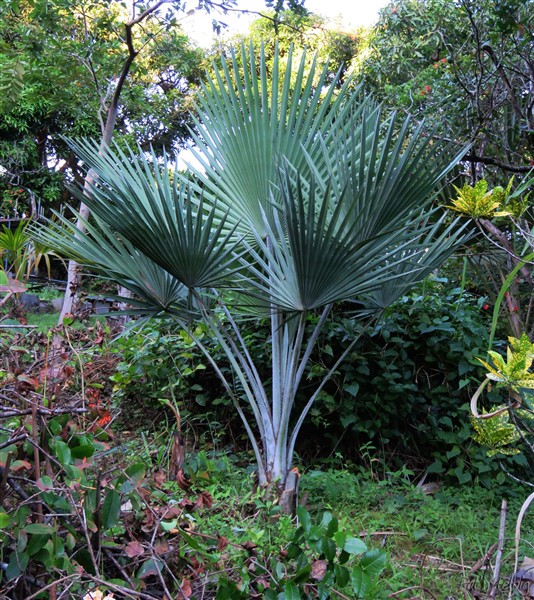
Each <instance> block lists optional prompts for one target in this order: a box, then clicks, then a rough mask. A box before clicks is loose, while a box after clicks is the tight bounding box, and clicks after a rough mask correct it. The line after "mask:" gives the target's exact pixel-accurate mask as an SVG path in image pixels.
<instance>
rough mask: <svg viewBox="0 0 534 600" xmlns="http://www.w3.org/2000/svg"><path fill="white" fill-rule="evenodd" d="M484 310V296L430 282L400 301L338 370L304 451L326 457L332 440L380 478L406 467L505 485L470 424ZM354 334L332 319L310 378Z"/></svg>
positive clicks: (484, 336) (351, 326) (353, 327)
mask: <svg viewBox="0 0 534 600" xmlns="http://www.w3.org/2000/svg"><path fill="white" fill-rule="evenodd" d="M485 308H486V309H487V308H488V307H487V304H486V301H485V299H484V298H477V297H475V296H473V295H471V294H469V293H467V292H465V291H463V290H462V288H453V287H452V286H451V284H450V283H448V282H447V281H446V280H442V279H436V278H434V277H431V278H429V279H428V280H427V281H426V282H425V284H424V285H423V286H420V287H419V288H418V289H417V290H416V291H415V292H414V293H413V294H411V295H409V296H404V297H403V298H401V299H400V300H399V301H398V302H396V303H395V304H394V305H393V306H392V307H391V308H390V309H389V310H388V311H387V312H386V314H385V315H384V317H383V319H382V320H381V323H380V324H379V325H378V326H377V327H376V328H375V329H374V330H373V331H372V332H371V333H370V334H368V335H365V336H364V337H363V338H362V340H361V342H360V345H359V347H358V349H357V350H355V351H354V352H353V353H351V355H350V357H349V359H348V360H347V361H346V362H345V363H344V364H342V365H340V366H339V367H338V369H337V372H336V375H335V376H334V377H333V380H332V382H331V384H329V385H328V386H327V387H326V388H325V390H324V393H323V394H322V395H321V397H320V399H319V402H318V404H317V406H316V407H315V409H313V410H312V419H311V420H312V423H313V425H314V426H315V427H311V426H308V427H307V428H306V435H305V440H310V444H306V443H305V442H304V443H303V445H302V446H300V447H299V452H301V453H303V454H304V455H307V454H308V453H313V454H312V455H314V454H318V455H319V456H322V455H323V453H324V452H325V451H326V452H328V446H327V445H325V444H324V443H321V442H320V440H324V439H325V438H327V439H328V440H330V442H329V445H330V447H332V448H334V447H335V448H337V449H338V450H339V451H342V452H343V453H344V454H345V456H346V457H347V458H349V457H350V458H351V459H352V460H355V461H357V462H358V463H360V464H363V465H365V466H366V468H370V469H372V470H373V472H375V471H376V472H377V474H381V473H383V472H384V471H388V470H391V469H393V470H395V469H398V468H400V467H401V466H402V465H403V464H406V463H408V464H409V465H410V468H412V469H418V468H421V469H423V470H424V469H425V468H427V467H429V466H430V472H431V473H435V474H438V475H439V476H440V477H447V478H448V477H450V478H452V479H453V480H457V481H459V482H460V483H471V482H479V483H483V484H484V485H486V486H491V485H495V481H496V480H497V481H499V482H500V483H502V482H503V481H504V475H503V474H502V473H499V472H498V471H496V467H495V466H492V464H491V461H489V460H488V459H487V458H486V456H485V453H484V452H483V451H482V449H481V448H479V447H478V446H477V445H475V444H473V443H472V441H471V428H470V426H469V423H468V421H467V419H466V416H467V415H468V413H469V400H470V398H471V395H472V393H473V392H474V390H475V389H476V387H477V384H478V381H479V379H480V376H481V372H482V371H481V368H480V365H479V363H478V360H477V357H478V356H479V355H480V353H481V352H482V351H483V349H484V348H485V347H486V344H487V340H488V328H489V315H487V314H486V312H487V311H486V310H485ZM356 335H359V329H358V326H357V324H355V323H354V321H352V320H351V319H348V318H346V317H343V316H342V315H339V316H337V317H336V318H334V319H333V320H332V321H331V323H330V325H329V328H328V332H327V335H326V336H325V339H324V342H323V344H322V345H321V347H320V354H318V355H316V357H315V362H314V365H313V367H312V368H311V370H310V372H309V374H308V378H310V379H312V380H313V377H315V376H318V375H319V376H320V374H321V373H322V372H324V370H325V369H327V368H328V367H329V365H330V364H331V361H332V358H331V357H332V356H335V355H336V353H337V352H338V347H339V346H340V344H342V343H343V340H344V339H346V337H349V338H350V337H353V336H356ZM322 446H323V447H324V449H323V450H322V451H321V447H322ZM429 463H430V465H429Z"/></svg>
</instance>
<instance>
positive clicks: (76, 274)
mask: <svg viewBox="0 0 534 600" xmlns="http://www.w3.org/2000/svg"><path fill="white" fill-rule="evenodd" d="M164 3H165V0H158V1H157V2H154V4H153V5H152V6H149V7H148V8H147V9H146V10H145V11H143V12H142V13H141V14H140V15H139V16H138V17H135V18H133V19H132V20H130V21H128V23H126V24H125V26H124V27H125V33H126V46H127V48H128V54H127V56H126V59H125V61H124V64H123V65H122V69H121V72H120V75H119V78H118V80H117V86H116V88H115V92H114V93H113V97H112V99H111V102H110V104H109V106H108V107H106V108H105V110H106V121H105V124H104V125H103V129H102V139H101V143H100V152H105V150H106V148H107V147H108V146H109V144H110V143H111V140H112V139H113V134H114V132H115V125H116V123H117V115H118V111H119V102H120V96H121V92H122V89H123V87H124V84H125V82H126V79H127V77H128V75H129V73H130V69H131V67H132V65H133V63H134V61H135V59H136V57H137V55H138V54H139V51H138V50H136V49H135V48H134V42H133V34H132V31H133V28H134V27H135V26H136V25H138V24H139V23H142V22H143V21H144V20H145V19H147V18H148V17H149V16H150V15H152V14H153V13H155V12H156V11H157V10H158V8H159V7H160V6H161V5H162V4H164ZM101 105H102V106H103V107H105V102H104V99H103V98H101ZM94 181H95V173H94V171H92V170H90V171H89V172H88V173H87V175H86V177H85V182H84V195H85V196H88V197H89V196H90V194H91V184H93V183H94ZM78 213H79V218H78V220H77V222H76V229H77V230H78V235H79V236H82V235H85V223H84V222H85V221H87V219H88V218H89V216H90V210H89V207H88V206H87V205H86V204H85V203H84V202H82V203H81V204H80V207H79V209H78ZM79 285H80V270H79V266H78V264H77V263H76V261H73V260H71V261H69V265H68V269H67V289H66V290H65V296H64V298H63V307H62V309H61V313H60V315H59V324H60V325H61V324H62V323H63V319H64V318H65V316H66V315H67V314H69V313H72V310H73V304H74V299H75V295H76V291H77V289H78V287H79Z"/></svg>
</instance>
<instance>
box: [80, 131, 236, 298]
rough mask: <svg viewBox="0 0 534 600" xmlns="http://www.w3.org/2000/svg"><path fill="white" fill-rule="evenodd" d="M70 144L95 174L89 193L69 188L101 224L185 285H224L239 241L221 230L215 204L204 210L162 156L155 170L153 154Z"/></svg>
mask: <svg viewBox="0 0 534 600" xmlns="http://www.w3.org/2000/svg"><path fill="white" fill-rule="evenodd" d="M72 146H73V148H74V149H75V151H76V152H77V153H78V155H79V156H80V158H82V159H83V160H84V161H85V162H86V164H88V165H90V167H91V170H92V171H93V173H94V177H93V178H91V179H90V182H89V194H87V193H86V192H85V193H84V192H83V191H82V190H79V189H73V190H72V191H73V192H74V193H75V194H76V195H77V196H78V197H79V198H80V199H81V200H83V201H84V202H85V203H86V204H88V206H89V207H90V208H91V210H92V212H93V214H95V215H96V216H97V217H98V218H99V219H100V221H101V224H103V223H106V224H107V226H111V227H112V228H113V229H114V230H115V231H116V233H117V234H119V235H120V236H121V237H123V238H124V239H125V240H127V241H128V242H130V243H131V244H132V245H133V247H135V248H136V249H137V250H139V251H140V252H141V253H142V254H144V255H145V256H147V257H148V258H150V259H151V260H152V261H154V262H155V263H157V264H158V265H160V266H161V267H162V268H163V269H165V270H166V271H167V272H168V273H170V274H171V275H172V276H173V277H175V278H176V279H177V280H178V281H180V282H181V283H182V284H183V285H185V286H186V287H187V288H189V289H194V288H204V287H216V286H219V285H222V284H224V282H225V281H226V279H227V278H228V276H229V274H230V273H231V272H232V268H233V267H232V264H233V263H234V260H235V252H234V251H235V249H236V245H237V243H238V240H237V239H235V237H234V236H233V230H232V229H230V230H229V231H228V230H227V228H225V216H224V215H222V216H221V215H220V213H219V211H217V209H216V204H213V205H212V206H211V207H210V208H209V209H205V206H204V203H203V201H202V198H200V199H197V200H196V201H195V202H193V201H192V199H191V196H190V194H189V192H188V191H187V189H186V187H185V185H183V184H180V183H179V182H178V177H177V176H176V173H174V177H173V171H172V169H171V168H170V167H169V165H168V162H167V157H166V156H164V159H163V164H162V166H161V168H160V169H157V168H156V169H154V168H153V166H152V165H154V164H157V157H156V156H155V155H154V154H152V161H151V162H149V161H148V159H147V158H146V157H145V156H144V155H143V154H138V155H136V154H134V153H133V152H132V151H129V153H128V154H125V153H124V152H123V151H122V150H121V149H120V148H118V147H117V146H115V147H114V148H113V149H111V148H108V149H106V151H105V152H104V153H102V152H100V151H99V148H98V145H97V144H96V143H95V142H91V141H89V140H84V141H83V142H82V143H72ZM91 181H92V182H91ZM86 185H87V184H86ZM216 211H217V212H218V215H217V222H215V221H214V218H215V213H216ZM234 268H235V265H234Z"/></svg>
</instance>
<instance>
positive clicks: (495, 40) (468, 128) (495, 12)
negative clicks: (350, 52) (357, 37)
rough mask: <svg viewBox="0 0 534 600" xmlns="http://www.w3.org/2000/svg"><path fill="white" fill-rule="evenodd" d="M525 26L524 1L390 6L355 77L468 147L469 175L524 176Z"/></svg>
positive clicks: (528, 32)
mask: <svg viewBox="0 0 534 600" xmlns="http://www.w3.org/2000/svg"><path fill="white" fill-rule="evenodd" d="M530 20H531V3H530V2H523V0H507V1H506V2H493V1H491V0H480V1H479V2H476V3H475V2H471V1H465V2H461V3H455V2H451V1H450V0H428V1H424V2H423V1H420V0H400V1H398V0H395V1H394V2H393V1H392V2H390V3H389V4H388V5H386V6H385V7H384V8H383V9H382V10H381V12H380V18H379V21H378V23H377V24H376V26H375V27H374V28H373V30H372V32H371V35H370V41H369V47H368V49H367V51H366V53H365V55H364V56H363V60H360V61H359V64H358V65H356V70H357V72H358V73H359V74H361V76H362V77H363V78H364V80H365V83H366V85H367V86H368V87H369V88H370V90H371V91H372V92H373V93H375V94H376V95H377V96H378V97H379V98H380V99H381V100H383V101H384V102H385V103H386V104H387V105H388V106H391V107H393V108H395V109H397V110H401V111H406V112H409V113H412V114H414V113H416V114H418V115H419V116H420V117H421V118H424V119H425V120H426V121H427V123H428V124H429V125H430V124H431V125H432V126H436V127H437V128H438V131H439V133H440V134H442V135H443V136H444V137H446V138H448V139H455V140H458V141H460V140H461V141H462V142H464V143H465V142H467V140H469V141H470V142H472V149H471V151H470V152H469V153H468V156H469V159H468V160H470V161H471V162H472V165H473V171H472V172H473V173H475V172H476V173H477V175H478V176H480V173H484V177H486V179H489V178H493V177H495V176H496V175H497V174H498V173H499V171H498V170H497V167H500V168H504V169H508V167H509V166H511V168H510V172H514V171H515V170H516V168H518V170H519V172H522V171H525V170H526V169H525V165H528V164H529V162H530V161H532V159H533V158H534V138H533V136H532V115H531V113H530V112H529V111H530V109H529V106H531V103H532V89H531V88H530V87H529V81H530V80H531V74H530V73H531V70H532V67H533V59H532V54H531V52H530V48H531V44H532V40H533V33H532V28H531V27H530V25H529V23H530ZM504 31H506V33H505V34H504V33H503V32H504ZM474 90H476V93H474ZM525 90H527V91H525ZM479 158H480V160H478V159H479Z"/></svg>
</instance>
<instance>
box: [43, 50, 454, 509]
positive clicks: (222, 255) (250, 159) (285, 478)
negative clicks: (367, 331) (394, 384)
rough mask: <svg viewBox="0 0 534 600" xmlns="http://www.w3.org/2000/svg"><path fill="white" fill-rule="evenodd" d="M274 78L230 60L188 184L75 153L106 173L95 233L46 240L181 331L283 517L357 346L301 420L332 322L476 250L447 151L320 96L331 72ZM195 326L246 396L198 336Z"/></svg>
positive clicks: (205, 100)
mask: <svg viewBox="0 0 534 600" xmlns="http://www.w3.org/2000/svg"><path fill="white" fill-rule="evenodd" d="M281 63H282V61H281V59H280V58H279V57H278V55H276V56H275V59H274V66H273V67H272V71H271V73H269V74H268V72H267V68H266V63H265V56H264V53H263V49H261V50H260V51H259V55H257V54H256V52H255V50H254V48H253V47H252V46H251V47H250V48H249V49H247V48H245V47H242V48H241V49H240V52H239V54H233V55H232V56H231V57H230V58H229V59H228V60H222V61H221V66H220V67H219V68H215V72H214V73H215V74H214V75H213V76H212V77H211V78H208V82H207V84H206V85H205V86H204V89H203V94H202V96H201V98H200V100H199V114H200V117H199V118H198V122H197V129H198V132H197V133H195V134H194V140H195V143H196V150H195V154H196V156H197V159H198V161H199V162H200V164H201V167H199V168H197V169H196V170H193V169H192V170H191V171H190V172H188V173H187V174H185V175H183V174H180V173H179V172H177V171H174V173H173V172H171V171H172V169H171V168H170V165H169V164H168V161H167V159H165V160H164V161H163V163H162V164H159V165H157V161H156V157H155V156H146V155H143V154H142V153H141V152H139V153H136V152H133V151H131V150H129V151H126V152H123V151H122V150H121V149H120V148H119V147H117V146H115V147H114V148H109V149H108V150H107V151H106V152H105V153H104V154H102V153H100V154H99V147H98V144H96V143H94V142H90V141H87V140H85V141H83V142H77V143H73V146H74V148H75V150H76V152H77V153H78V155H79V156H80V157H81V158H82V159H83V161H84V163H85V164H86V166H87V168H88V169H89V168H90V169H92V170H93V171H94V173H95V175H96V183H94V184H93V185H92V187H91V196H90V198H89V199H87V203H88V204H89V206H90V208H91V210H92V212H93V215H94V221H92V222H91V223H86V225H87V230H88V235H87V236H85V237H81V238H80V237H79V236H78V235H76V229H75V227H74V226H73V225H71V224H70V223H69V222H68V221H67V220H65V219H62V226H60V225H54V224H50V225H49V227H48V228H47V229H41V230H40V231H39V232H38V233H37V236H38V238H39V239H41V240H43V241H44V240H46V242H47V243H48V244H49V245H51V246H52V247H54V248H55V249H57V250H59V251H61V252H62V253H64V254H65V255H67V256H69V257H71V258H73V259H75V260H76V261H78V262H80V263H82V264H85V265H89V266H91V267H92V268H93V269H96V270H97V271H99V272H100V273H102V274H103V275H104V276H106V277H108V278H111V279H113V280H115V281H117V282H118V283H119V284H120V285H122V286H124V287H125V288H128V289H129V290H131V291H132V292H133V294H134V299H133V300H129V301H130V302H132V303H133V304H134V306H135V307H136V310H137V311H138V312H139V313H144V314H148V315H154V316H156V315H157V316H161V315H163V314H164V315H168V316H170V317H172V318H174V319H175V320H176V321H177V322H178V323H179V324H180V326H181V327H183V328H184V329H185V330H187V331H189V333H190V335H191V336H192V337H193V339H195V341H196V343H197V344H198V346H199V347H200V348H201V349H202V351H203V352H204V353H205V355H206V357H207V359H208V360H209V361H210V362H211V364H212V366H213V368H214V369H215V371H216V372H217V374H218V376H219V377H220V378H221V380H222V382H223V383H224V385H225V387H226V390H227V392H228V394H229V396H230V397H231V398H232V400H233V402H234V405H235V407H236V410H237V411H238V413H239V415H240V416H241V419H242V420H243V424H244V427H245V429H246V431H247V434H248V436H249V438H250V442H251V444H252V447H253V449H254V452H255V456H256V459H257V463H258V477H259V482H260V484H262V485H266V486H267V485H272V486H273V487H274V486H276V487H275V489H276V490H277V492H278V493H279V494H280V495H281V502H282V503H285V504H286V505H287V506H289V505H290V503H291V490H292V489H293V485H294V474H293V472H292V470H291V469H292V464H293V453H294V448H295V442H296V439H297V436H298V433H299V430H300V428H301V426H302V424H303V421H304V419H305V418H306V415H307V414H308V412H309V410H310V408H311V406H312V405H313V402H314V401H315V399H316V398H317V395H318V394H319V392H320V391H321V389H322V387H323V386H324V384H325V382H326V381H327V379H328V378H329V377H330V376H331V375H332V373H333V372H334V371H335V369H336V368H337V366H338V365H339V363H340V362H341V361H342V360H343V359H344V358H345V356H346V355H347V353H348V352H349V351H350V349H351V348H352V346H353V345H354V343H356V340H353V341H352V342H351V344H350V345H349V347H348V348H347V349H346V350H345V352H344V353H343V355H342V356H339V357H338V359H337V361H336V364H335V365H334V366H333V367H332V370H331V371H330V373H328V374H327V375H326V377H325V379H324V380H323V382H322V383H321V384H320V386H319V388H318V389H317V390H315V392H314V393H313V394H312V395H311V396H310V397H309V399H308V401H307V404H306V405H305V406H304V408H303V409H302V410H300V411H299V412H298V414H294V412H295V410H294V408H295V407H294V403H295V397H296V394H297V390H298V388H299V385H300V383H301V381H302V378H303V376H304V375H305V373H306V368H307V366H308V363H309V359H310V355H311V353H312V350H313V348H314V347H315V345H316V343H317V340H318V339H319V337H320V334H321V332H322V330H323V328H324V326H325V323H326V321H327V317H328V315H329V314H330V312H331V310H332V307H333V306H334V304H335V303H338V302H342V301H347V300H350V301H354V302H355V306H357V311H356V312H355V318H361V319H364V320H366V321H371V320H374V319H376V318H378V316H379V315H380V314H381V312H382V310H383V309H384V308H385V307H386V306H389V305H390V304H391V303H392V302H394V301H395V299H396V298H398V297H399V296H400V295H401V294H403V293H404V292H405V291H406V289H407V288H408V287H410V286H411V285H413V284H414V283H416V282H417V281H420V280H421V279H422V278H424V277H425V276H426V275H427V274H428V273H429V272H430V271H431V270H433V269H435V268H436V267H437V266H438V265H439V264H440V263H441V262H442V261H443V260H444V259H445V258H447V257H448V256H449V255H450V254H451V253H452V252H453V250H454V249H455V248H456V247H457V246H458V245H459V244H460V243H462V242H463V241H464V239H465V237H466V234H465V232H463V231H462V228H461V227H459V226H458V224H457V223H454V224H451V225H449V226H447V225H445V224H444V222H443V218H442V217H439V209H438V208H433V206H432V202H433V199H434V198H435V194H436V192H437V191H438V190H439V187H440V182H442V180H443V179H444V177H445V176H446V175H447V173H448V172H449V171H450V169H451V168H452V167H453V166H454V165H455V163H456V162H457V159H452V160H451V156H450V153H449V152H448V148H444V147H443V146H442V145H440V144H439V143H437V142H435V141H433V138H432V137H431V136H425V135H423V133H422V129H421V126H413V124H412V122H411V121H410V120H406V121H404V122H402V123H398V120H397V119H396V117H395V116H390V117H387V118H383V117H382V114H381V110H380V107H379V106H377V105H376V104H374V102H373V101H371V100H370V99H364V98H362V97H361V95H359V94H358V93H354V91H351V88H350V87H349V83H345V84H343V85H341V84H340V83H339V81H338V79H337V78H336V77H334V80H333V81H332V82H331V83H327V78H328V77H329V75H330V78H329V79H328V81H331V73H330V74H329V72H328V68H327V67H323V68H319V67H318V66H317V65H316V64H315V63H314V64H313V65H312V68H311V69H310V70H309V71H308V72H305V68H304V65H305V59H304V58H302V59H301V60H300V62H299V61H298V60H294V59H293V57H292V56H291V53H290V54H289V57H288V58H287V63H286V65H285V67H283V65H282V64H281ZM241 65H244V66H241ZM81 193H82V192H81V191H80V190H78V191H77V194H78V195H81ZM247 313H249V314H253V315H260V314H261V315H263V316H266V317H267V318H269V319H270V323H271V333H270V338H269V339H268V340H266V344H267V345H268V347H269V348H270V361H271V365H270V375H269V377H268V378H266V379H265V378H263V379H262V377H261V376H260V369H259V368H258V365H256V364H254V360H253V358H252V356H251V354H250V352H249V348H248V347H247V343H246V339H245V337H244V335H243V332H242V320H241V317H242V316H243V315H244V314H247ZM197 316H200V317H202V319H203V320H204V321H205V323H206V324H207V326H208V328H209V331H210V333H211V335H212V336H213V338H214V339H216V340H217V342H218V344H219V345H220V348H222V350H223V351H224V353H225V355H226V357H227V359H228V361H229V363H230V365H231V367H232V371H233V375H234V378H235V380H236V381H237V382H238V385H237V386H236V385H234V383H233V382H231V381H229V380H228V378H227V377H226V376H225V374H224V372H223V370H222V369H221V367H220V365H219V364H217V363H216V361H215V360H214V359H213V357H212V356H211V354H210V351H209V348H208V347H207V346H206V345H205V344H204V343H203V341H202V340H201V339H198V338H197V337H196V336H195V333H194V325H192V323H193V322H194V318H196V317H197ZM261 371H263V369H262V370H261ZM244 403H247V404H248V405H249V407H250V411H248V412H245V411H244V410H243V406H244Z"/></svg>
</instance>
